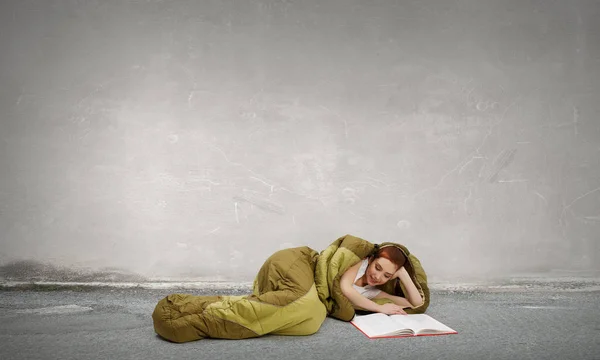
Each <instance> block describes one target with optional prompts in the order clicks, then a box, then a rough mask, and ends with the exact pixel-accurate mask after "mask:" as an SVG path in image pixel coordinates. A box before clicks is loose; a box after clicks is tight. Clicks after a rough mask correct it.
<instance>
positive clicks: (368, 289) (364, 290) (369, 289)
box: [352, 259, 381, 299]
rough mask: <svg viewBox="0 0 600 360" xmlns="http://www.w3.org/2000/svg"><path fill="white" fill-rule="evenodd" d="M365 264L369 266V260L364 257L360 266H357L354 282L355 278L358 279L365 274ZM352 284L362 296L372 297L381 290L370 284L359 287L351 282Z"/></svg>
mask: <svg viewBox="0 0 600 360" xmlns="http://www.w3.org/2000/svg"><path fill="white" fill-rule="evenodd" d="M367 266H369V261H368V260H367V259H365V260H363V261H362V264H360V268H358V272H357V273H356V277H355V278H354V282H356V280H358V279H359V278H360V277H362V276H363V275H364V274H365V272H366V271H367ZM352 286H353V287H354V288H355V289H356V291H358V292H359V293H360V294H361V295H362V296H364V297H366V298H367V299H372V298H374V297H375V296H377V295H379V293H380V292H381V290H379V289H377V288H376V287H374V286H371V285H365V286H363V287H361V286H358V285H356V284H354V283H352Z"/></svg>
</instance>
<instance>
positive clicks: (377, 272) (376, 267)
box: [365, 257, 398, 286]
mask: <svg viewBox="0 0 600 360" xmlns="http://www.w3.org/2000/svg"><path fill="white" fill-rule="evenodd" d="M397 270H398V269H397V267H396V265H395V264H394V263H393V262H391V261H389V260H388V259H386V258H381V257H380V258H377V259H375V260H373V261H371V263H370V264H369V267H368V268H367V271H366V272H365V276H366V277H367V284H369V285H371V286H377V285H382V284H385V283H386V282H387V281H388V280H390V279H391V278H392V276H394V273H395V272H396V271H397Z"/></svg>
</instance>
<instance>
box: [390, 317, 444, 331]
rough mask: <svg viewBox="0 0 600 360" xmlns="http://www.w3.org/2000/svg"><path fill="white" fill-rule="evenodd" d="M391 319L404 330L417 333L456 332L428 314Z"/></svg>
mask: <svg viewBox="0 0 600 360" xmlns="http://www.w3.org/2000/svg"><path fill="white" fill-rule="evenodd" d="M390 318H392V319H393V320H394V321H395V322H396V323H398V325H399V326H401V327H403V328H404V327H406V328H409V329H413V330H414V332H415V333H419V332H422V333H441V332H444V333H445V332H455V331H454V330H453V329H451V328H450V327H448V326H446V325H444V324H442V323H441V322H439V321H437V320H435V319H434V318H432V317H431V316H429V315H426V314H409V315H392V316H390ZM426 330H431V331H426Z"/></svg>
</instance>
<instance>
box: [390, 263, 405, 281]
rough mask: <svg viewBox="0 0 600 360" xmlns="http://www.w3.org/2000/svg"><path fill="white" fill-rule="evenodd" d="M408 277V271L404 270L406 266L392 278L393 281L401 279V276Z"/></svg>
mask: <svg viewBox="0 0 600 360" xmlns="http://www.w3.org/2000/svg"><path fill="white" fill-rule="evenodd" d="M405 274H406V275H408V271H406V269H405V268H404V266H401V267H400V269H398V271H396V272H395V273H394V275H393V276H392V279H400V278H401V275H405Z"/></svg>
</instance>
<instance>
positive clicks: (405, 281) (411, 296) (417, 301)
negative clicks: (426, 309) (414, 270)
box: [398, 268, 423, 306]
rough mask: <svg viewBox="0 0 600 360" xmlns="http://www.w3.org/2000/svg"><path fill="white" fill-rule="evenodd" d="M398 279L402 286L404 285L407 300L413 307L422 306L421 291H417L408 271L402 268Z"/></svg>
mask: <svg viewBox="0 0 600 360" xmlns="http://www.w3.org/2000/svg"><path fill="white" fill-rule="evenodd" d="M398 278H399V279H400V281H401V282H402V285H404V290H405V291H406V294H405V295H406V299H407V300H408V301H409V302H410V303H411V304H412V306H419V305H421V304H422V303H423V298H422V297H421V294H420V293H419V289H417V287H416V285H415V284H414V282H413V281H412V279H411V278H410V275H409V274H408V272H407V271H406V269H404V268H402V270H401V271H400V274H399V276H398Z"/></svg>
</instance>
